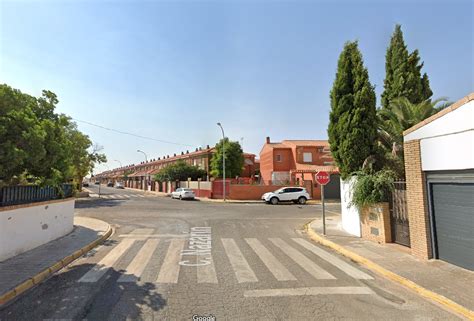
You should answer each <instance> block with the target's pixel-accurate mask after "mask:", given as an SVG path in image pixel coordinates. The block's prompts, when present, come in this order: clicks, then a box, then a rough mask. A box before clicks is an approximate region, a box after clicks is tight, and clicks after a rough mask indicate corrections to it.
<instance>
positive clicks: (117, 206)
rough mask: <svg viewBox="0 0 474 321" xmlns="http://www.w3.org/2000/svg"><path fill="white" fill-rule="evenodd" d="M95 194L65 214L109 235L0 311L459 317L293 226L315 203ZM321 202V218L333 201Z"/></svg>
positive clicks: (15, 314)
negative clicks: (102, 225)
mask: <svg viewBox="0 0 474 321" xmlns="http://www.w3.org/2000/svg"><path fill="white" fill-rule="evenodd" d="M90 189H91V190H93V191H98V190H97V186H94V185H93V186H91V187H90ZM101 194H102V195H101V198H98V197H91V198H89V199H84V200H78V201H77V202H76V215H79V216H88V217H95V218H98V219H101V220H104V221H107V222H109V223H110V224H112V225H113V226H114V227H115V233H114V235H113V236H112V237H111V239H110V240H109V241H107V242H106V244H104V245H102V246H100V247H98V248H96V249H95V250H93V251H91V252H90V253H88V255H86V256H85V257H82V258H80V259H78V260H77V261H75V262H74V263H73V264H71V265H70V266H69V267H67V268H65V269H63V270H62V271H59V272H58V273H56V274H55V275H54V276H53V277H52V278H50V279H49V280H47V281H46V282H44V283H42V284H41V285H39V286H38V287H36V288H34V289H33V290H32V291H29V292H28V293H26V294H25V295H23V296H22V297H20V298H19V299H18V300H16V301H15V302H13V303H12V304H10V305H8V306H7V307H6V308H4V309H3V310H2V311H0V320H56V319H61V320H63V319H73V320H193V316H212V317H215V319H216V320H458V318H457V317H456V316H454V315H452V314H450V313H449V312H447V311H445V310H443V309H442V308H441V307H438V306H436V305H434V304H433V303H431V302H428V301H426V300H424V299H423V298H421V297H419V296H417V295H415V294H414V293H412V292H410V291H409V290H406V289H404V288H402V287H400V286H398V285H396V284H394V283H392V282H390V281H387V280H385V279H384V278H381V277H379V276H377V275H375V274H373V273H371V272H370V271H368V270H366V269H364V268H363V267H361V266H358V265H357V264H355V263H353V262H351V261H349V260H347V259H345V258H344V257H342V256H339V255H338V254H336V253H334V252H331V251H330V250H329V249H327V248H324V247H322V246H319V245H317V244H316V243H314V242H312V241H310V240H309V239H308V238H307V237H306V235H305V234H304V233H303V231H302V227H303V225H304V224H305V223H307V222H308V221H310V220H311V219H313V218H315V217H317V216H319V215H321V207H320V206H318V205H306V206H298V205H293V204H291V205H278V206H272V205H264V204H220V203H207V202H200V201H179V200H171V199H169V198H163V197H158V196H151V195H146V194H145V193H143V192H140V191H132V190H117V189H113V188H107V187H101ZM94 196H97V195H94ZM328 210H329V212H328V219H331V216H332V215H334V213H337V212H338V211H339V208H338V205H337V204H332V205H329V206H328ZM195 320H213V319H212V318H209V319H198V318H195Z"/></svg>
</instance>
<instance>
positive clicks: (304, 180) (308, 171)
mask: <svg viewBox="0 0 474 321" xmlns="http://www.w3.org/2000/svg"><path fill="white" fill-rule="evenodd" d="M319 171H326V172H328V173H331V174H332V177H331V183H330V184H333V185H331V186H328V188H327V189H326V190H327V193H330V194H326V195H329V196H333V197H331V198H339V175H338V174H339V171H338V169H337V167H336V166H335V165H334V160H333V158H332V156H331V151H330V149H329V143H328V141H327V140H283V141H281V142H271V141H270V137H267V138H266V142H265V144H264V145H263V147H262V149H261V151H260V175H261V183H262V184H264V185H270V184H283V185H285V184H286V185H293V184H295V185H303V186H306V187H307V188H308V187H309V188H308V190H309V192H310V193H311V191H312V193H313V197H314V198H319V197H320V186H318V184H316V183H315V178H314V175H315V174H316V173H317V172H319ZM331 191H333V193H332V192H331ZM332 194H334V195H332Z"/></svg>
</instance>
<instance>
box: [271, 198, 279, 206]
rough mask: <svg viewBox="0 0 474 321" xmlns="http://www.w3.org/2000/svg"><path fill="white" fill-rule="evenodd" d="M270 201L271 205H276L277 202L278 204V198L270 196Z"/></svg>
mask: <svg viewBox="0 0 474 321" xmlns="http://www.w3.org/2000/svg"><path fill="white" fill-rule="evenodd" d="M270 203H271V204H272V205H277V204H278V198H276V197H272V198H271V199H270Z"/></svg>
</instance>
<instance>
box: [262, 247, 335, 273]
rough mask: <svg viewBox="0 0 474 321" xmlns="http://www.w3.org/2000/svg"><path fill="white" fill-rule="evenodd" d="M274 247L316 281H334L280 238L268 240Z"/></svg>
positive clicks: (324, 271)
mask: <svg viewBox="0 0 474 321" xmlns="http://www.w3.org/2000/svg"><path fill="white" fill-rule="evenodd" d="M269 240H270V241H271V242H272V243H273V244H275V246H277V247H278V248H279V249H280V250H282V251H283V253H285V254H286V255H288V256H289V257H290V258H291V259H292V260H293V261H295V262H296V263H297V264H298V265H299V266H301V267H302V268H303V269H304V270H305V271H306V272H308V273H309V274H311V275H312V276H314V277H315V278H316V279H324V280H334V279H336V278H335V277H334V276H333V275H331V274H330V273H329V272H327V271H326V270H324V269H322V268H321V267H320V266H319V265H317V264H316V263H314V262H313V261H311V260H310V259H308V258H307V257H306V256H304V255H303V254H301V253H300V252H298V251H297V250H295V249H294V248H293V247H291V246H289V245H288V244H287V243H286V242H285V241H283V240H282V239H280V238H270V239H269Z"/></svg>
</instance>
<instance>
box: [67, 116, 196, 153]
mask: <svg viewBox="0 0 474 321" xmlns="http://www.w3.org/2000/svg"><path fill="white" fill-rule="evenodd" d="M72 119H74V120H75V121H77V122H80V123H84V124H88V125H91V126H95V127H98V128H102V129H105V130H108V131H111V132H115V133H119V134H123V135H129V136H134V137H138V138H142V139H148V140H153V141H155V142H160V143H165V144H172V145H180V146H187V147H192V145H187V144H181V143H176V142H170V141H166V140H161V139H156V138H153V137H147V136H142V135H137V134H133V133H128V132H124V131H121V130H118V129H113V128H108V127H104V126H101V125H97V124H93V123H91V122H88V121H85V120H79V119H77V118H72Z"/></svg>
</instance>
